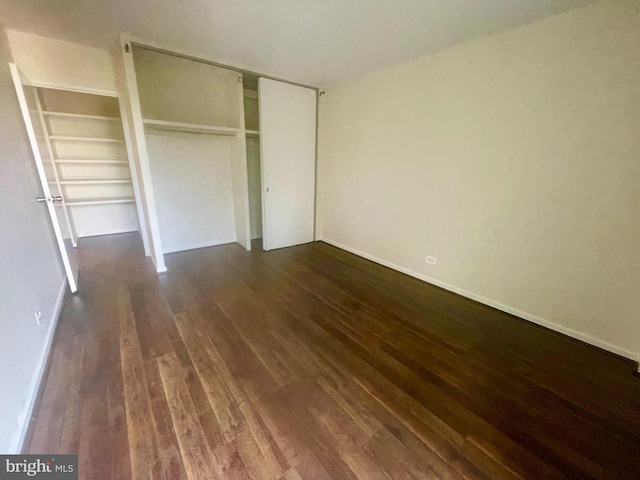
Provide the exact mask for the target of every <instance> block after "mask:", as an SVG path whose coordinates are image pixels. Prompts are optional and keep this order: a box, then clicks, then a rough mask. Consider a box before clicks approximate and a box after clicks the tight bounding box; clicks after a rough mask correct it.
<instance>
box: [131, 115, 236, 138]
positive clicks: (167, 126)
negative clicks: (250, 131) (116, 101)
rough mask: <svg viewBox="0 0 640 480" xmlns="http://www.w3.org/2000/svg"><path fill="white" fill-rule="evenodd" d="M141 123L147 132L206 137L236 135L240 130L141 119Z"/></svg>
mask: <svg viewBox="0 0 640 480" xmlns="http://www.w3.org/2000/svg"><path fill="white" fill-rule="evenodd" d="M142 123H143V124H144V126H145V127H146V128H147V129H149V130H167V131H171V132H186V133H203V134H208V135H228V136H233V135H235V134H237V133H238V132H239V131H240V129H238V128H231V127H215V126H213V125H201V124H197V123H182V122H168V121H166V120H151V119H148V118H144V119H142Z"/></svg>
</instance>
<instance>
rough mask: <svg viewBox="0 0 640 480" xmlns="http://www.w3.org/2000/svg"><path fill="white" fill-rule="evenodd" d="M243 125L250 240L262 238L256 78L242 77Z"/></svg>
mask: <svg viewBox="0 0 640 480" xmlns="http://www.w3.org/2000/svg"><path fill="white" fill-rule="evenodd" d="M243 83H244V124H245V129H246V142H247V181H248V188H249V225H250V232H251V239H252V240H256V239H258V238H262V180H261V165H260V121H259V118H260V116H259V110H258V78H257V77H255V76H251V75H246V74H245V75H244V82H243Z"/></svg>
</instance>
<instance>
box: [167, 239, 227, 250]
mask: <svg viewBox="0 0 640 480" xmlns="http://www.w3.org/2000/svg"><path fill="white" fill-rule="evenodd" d="M235 241H236V239H235V238H228V239H224V240H216V241H214V242H198V243H190V244H188V245H180V246H179V247H170V248H169V249H166V250H165V251H164V253H176V252H184V251H187V250H196V249H198V248H206V247H217V246H218V245H226V244H228V243H235Z"/></svg>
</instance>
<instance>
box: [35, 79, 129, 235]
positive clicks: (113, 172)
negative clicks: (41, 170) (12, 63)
mask: <svg viewBox="0 0 640 480" xmlns="http://www.w3.org/2000/svg"><path fill="white" fill-rule="evenodd" d="M35 90H36V92H37V96H38V102H37V105H38V108H39V110H40V113H41V114H42V118H43V126H44V129H45V133H46V137H45V143H46V146H47V149H49V150H50V152H51V159H50V163H45V170H47V171H48V173H49V175H48V177H51V178H48V181H49V182H50V183H51V182H54V183H56V184H57V185H56V186H57V187H58V188H57V190H58V191H59V192H61V195H62V199H63V200H62V202H60V203H59V204H58V206H57V207H56V208H60V209H61V210H62V213H63V214H62V216H61V218H63V219H64V221H63V222H62V223H61V229H62V231H63V236H64V238H65V239H67V241H70V242H71V243H72V244H73V246H74V247H77V245H78V239H79V238H82V237H92V236H98V235H109V234H114V233H126V232H135V231H138V215H137V211H136V199H135V196H134V191H133V183H132V178H131V170H130V167H129V156H128V152H127V148H126V145H125V140H124V131H123V126H122V118H121V113H120V107H119V102H118V98H117V97H107V96H101V95H94V94H88V93H79V92H72V91H68V90H54V89H49V88H37V89H35Z"/></svg>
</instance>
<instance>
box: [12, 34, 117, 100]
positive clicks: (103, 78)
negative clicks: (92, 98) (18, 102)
mask: <svg viewBox="0 0 640 480" xmlns="http://www.w3.org/2000/svg"><path fill="white" fill-rule="evenodd" d="M7 36H8V37H9V44H10V45H11V53H12V54H13V58H14V61H15V63H16V64H17V65H18V66H19V67H20V70H21V71H22V73H23V74H24V75H25V77H27V78H28V79H29V81H31V82H34V83H38V84H46V85H51V86H60V87H82V88H86V89H95V90H103V91H110V92H115V91H117V90H118V88H117V82H116V78H115V74H114V64H113V57H112V52H109V51H108V50H102V49H99V48H93V47H87V46H85V45H79V44H77V43H71V42H65V41H63V40H56V39H53V38H47V37H41V36H38V35H32V34H30V33H24V32H18V31H15V30H7Z"/></svg>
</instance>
